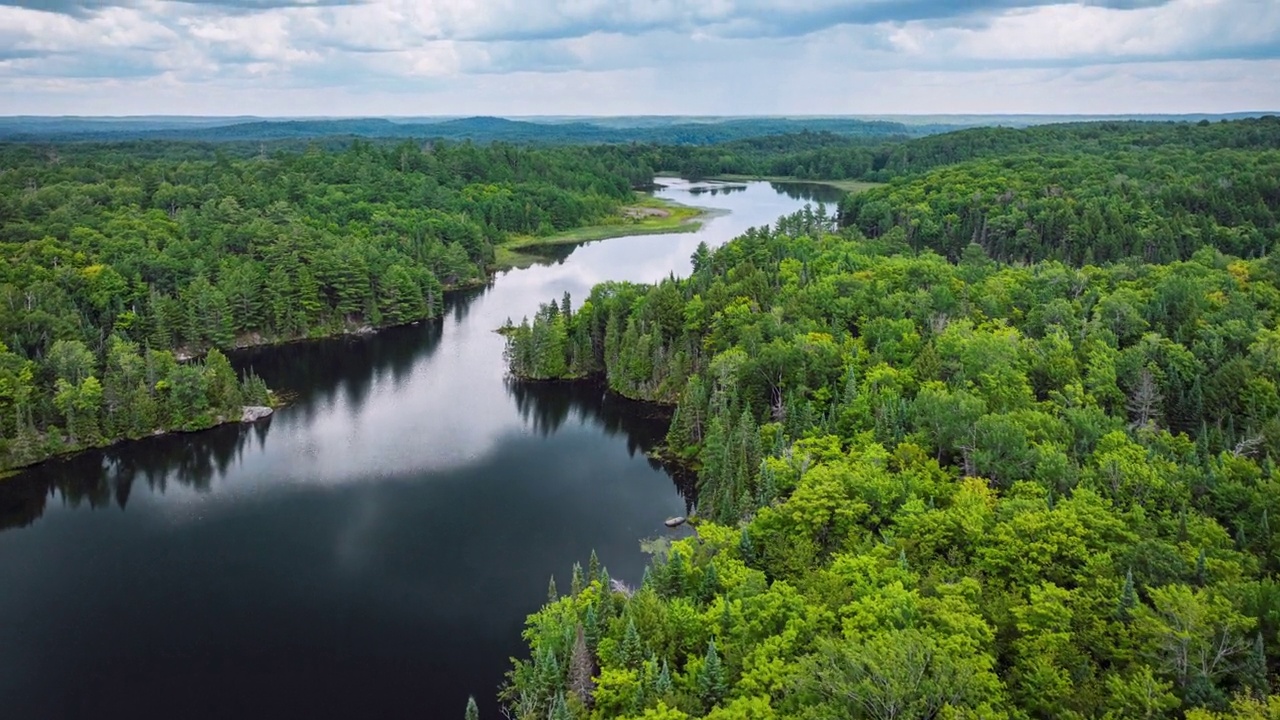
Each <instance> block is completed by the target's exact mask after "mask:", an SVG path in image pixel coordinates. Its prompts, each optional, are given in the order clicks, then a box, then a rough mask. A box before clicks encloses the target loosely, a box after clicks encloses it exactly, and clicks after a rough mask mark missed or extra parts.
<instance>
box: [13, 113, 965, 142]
mask: <svg viewBox="0 0 1280 720" xmlns="http://www.w3.org/2000/svg"><path fill="white" fill-rule="evenodd" d="M637 122H638V124H636V125H619V124H617V123H616V122H603V121H589V120H573V121H559V122H548V121H537V122H535V121H530V120H507V119H503V118H496V117H472V118H460V119H447V120H440V119H431V120H410V121H399V120H387V119H381V118H345V119H300V120H267V119H246V118H232V119H228V120H226V121H222V122H219V121H217V120H212V119H184V118H151V119H148V118H120V119H108V118H104V119H96V118H31V117H19V118H0V140H8V141H50V140H57V141H86V140H112V141H119V140H131V139H137V140H185V141H210V142H226V141H237V140H239V141H246V140H248V141H268V140H286V139H302V138H320V137H335V136H351V137H365V138H438V139H446V140H473V141H475V142H481V143H487V142H496V141H506V142H521V143H553V144H598V143H630V142H639V143H661V144H678V145H686V144H687V145H706V144H711V143H719V142H727V141H730V140H738V139H741V138H746V137H755V136H760V135H779V134H785V133H797V132H801V131H809V132H827V133H833V134H836V135H842V136H850V137H877V138H890V137H902V138H906V137H918V136H920V135H924V134H927V133H930V132H938V131H942V130H947V129H951V126H945V125H933V124H929V125H916V126H907V125H904V124H902V123H897V122H889V121H884V120H871V121H867V120H857V119H854V118H718V119H711V120H699V121H697V122H693V121H689V120H686V119H682V118H671V119H667V120H664V121H661V122H655V121H649V122H644V123H639V121H637Z"/></svg>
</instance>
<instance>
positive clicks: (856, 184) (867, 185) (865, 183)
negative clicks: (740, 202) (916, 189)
mask: <svg viewBox="0 0 1280 720" xmlns="http://www.w3.org/2000/svg"><path fill="white" fill-rule="evenodd" d="M657 177H680V176H679V175H665V174H661V175H658V176H657ZM703 179H704V180H707V181H711V182H721V183H738V182H770V183H794V184H800V185H826V186H828V187H833V188H837V189H839V190H843V191H845V192H847V193H854V194H857V193H860V192H864V191H866V190H871V189H872V188H877V187H880V186H882V185H885V184H886V183H881V182H871V181H869V180H807V179H805V178H798V177H794V176H790V175H738V174H734V173H726V174H724V175H710V176H708V177H706V178H703Z"/></svg>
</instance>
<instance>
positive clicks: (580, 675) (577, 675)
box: [569, 623, 596, 708]
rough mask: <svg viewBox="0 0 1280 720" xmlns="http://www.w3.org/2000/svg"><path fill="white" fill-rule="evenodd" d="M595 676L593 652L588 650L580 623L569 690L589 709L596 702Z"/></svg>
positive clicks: (571, 657) (572, 656)
mask: <svg viewBox="0 0 1280 720" xmlns="http://www.w3.org/2000/svg"><path fill="white" fill-rule="evenodd" d="M594 675H595V663H594V662H593V661H592V659H591V651H590V650H589V649H587V638H586V635H585V634H584V633H583V631H582V625H581V623H579V625H578V634H577V637H576V638H574V641H573V653H572V654H571V655H570V656H569V690H570V691H571V692H573V693H574V694H575V695H577V696H578V699H579V700H581V701H582V704H583V705H585V706H586V707H588V708H590V707H591V705H592V703H594V702H595V692H596V681H595V679H594Z"/></svg>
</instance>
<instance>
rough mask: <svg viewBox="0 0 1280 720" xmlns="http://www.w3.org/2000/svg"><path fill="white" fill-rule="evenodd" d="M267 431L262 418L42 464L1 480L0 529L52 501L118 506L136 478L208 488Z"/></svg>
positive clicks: (34, 516)
mask: <svg viewBox="0 0 1280 720" xmlns="http://www.w3.org/2000/svg"><path fill="white" fill-rule="evenodd" d="M270 429H271V419H270V418H267V419H266V420H262V421H260V422H257V423H254V424H253V425H238V424H236V425H224V426H221V427H217V428H213V429H211V430H206V431H203V432H200V433H193V434H173V435H161V436H158V437H150V438H143V439H141V440H136V441H133V442H128V443H121V444H118V445H115V446H112V447H109V448H104V449H100V450H90V451H86V452H82V453H78V454H76V455H72V456H70V457H67V458H61V459H55V460H51V461H49V462H46V463H42V464H40V465H37V466H36V467H34V468H31V469H30V470H28V471H27V472H24V473H22V474H20V475H17V476H15V477H13V478H10V479H9V480H6V481H5V485H4V488H3V492H0V530H3V529H9V528H20V527H26V526H27V525H30V524H32V523H33V522H35V521H36V520H38V519H39V518H40V517H41V516H42V515H44V512H45V507H46V504H47V503H48V501H49V500H51V499H53V500H56V501H57V502H58V503H59V504H60V505H62V506H64V507H67V508H79V507H87V508H90V509H99V508H105V507H109V506H111V505H114V506H116V507H118V508H119V509H121V510H123V509H125V507H126V506H127V505H128V503H129V497H130V495H131V494H132V492H133V487H134V484H135V483H136V482H137V481H138V480H142V482H143V483H144V484H145V485H146V486H147V488H148V489H150V490H151V491H153V492H155V493H161V494H163V493H164V492H165V490H167V489H168V488H169V487H170V485H171V484H176V485H178V486H181V487H185V488H189V489H192V490H195V491H201V492H205V491H209V490H210V489H211V488H212V486H213V484H214V481H215V480H218V479H220V478H223V477H225V476H226V474H227V473H228V471H229V470H230V469H231V468H232V467H233V466H234V465H236V464H237V462H238V461H240V460H241V459H242V458H243V456H244V453H245V449H246V446H249V445H252V446H255V447H256V448H257V449H259V450H260V449H261V448H262V446H263V445H264V444H265V443H266V440H267V433H269V432H270Z"/></svg>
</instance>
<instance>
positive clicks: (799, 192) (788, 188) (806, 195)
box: [769, 182, 845, 204]
mask: <svg viewBox="0 0 1280 720" xmlns="http://www.w3.org/2000/svg"><path fill="white" fill-rule="evenodd" d="M769 186H770V187H772V188H773V189H774V191H775V192H777V193H778V194H779V195H786V196H787V197H789V198H791V199H792V200H805V201H808V202H818V203H829V204H835V203H838V202H840V198H842V197H844V194H845V193H844V191H843V190H841V189H840V188H838V187H835V186H833V185H824V184H822V183H807V182H782V183H779V182H775V183H769Z"/></svg>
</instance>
